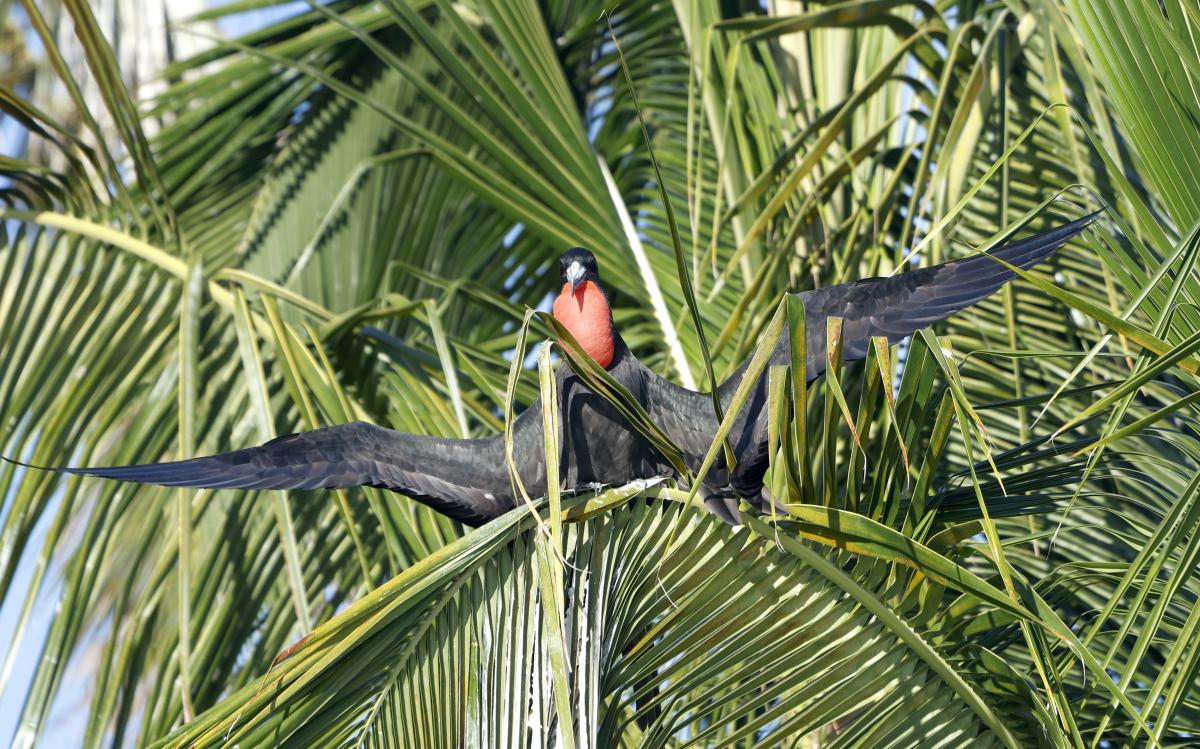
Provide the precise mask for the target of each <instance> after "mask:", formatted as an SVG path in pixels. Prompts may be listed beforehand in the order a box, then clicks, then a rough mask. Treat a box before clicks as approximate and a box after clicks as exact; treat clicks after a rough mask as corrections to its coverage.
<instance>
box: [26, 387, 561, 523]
mask: <svg viewBox="0 0 1200 749" xmlns="http://www.w3.org/2000/svg"><path fill="white" fill-rule="evenodd" d="M539 408H540V406H539V405H538V404H535V406H534V407H531V408H529V409H528V410H526V411H525V413H523V414H522V415H521V418H519V419H518V420H517V423H516V424H515V425H514V430H515V434H514V443H515V444H514V451H515V454H516V455H517V456H518V463H521V462H522V461H524V462H529V463H531V465H528V466H521V471H520V473H521V474H522V478H523V479H525V480H526V482H527V486H528V484H529V483H530V480H531V479H532V480H533V481H534V483H535V485H533V486H529V487H528V488H529V491H530V492H540V493H544V484H545V468H544V463H545V460H544V457H543V455H542V437H541V416H540V411H539V410H538V409H539ZM539 466H541V470H540V475H541V476H542V479H541V485H540V486H538V485H536V477H537V476H538V475H539V470H538V468H539ZM49 470H55V471H59V472H62V473H72V474H76V475H80V476H99V477H102V478H109V479H117V480H120V481H133V482H137V483H142V484H157V485H159V486H181V487H190V488H198V489H199V488H204V489H339V488H346V487H352V486H372V487H377V488H383V489H390V490H392V491H395V492H399V493H401V494H405V495H407V496H409V497H411V498H413V499H415V500H417V501H419V502H422V503H424V504H427V505H429V506H431V507H433V508H434V509H435V510H437V511H438V512H441V513H443V514H445V515H448V516H449V517H452V518H454V519H456V520H460V521H462V522H464V523H466V524H468V525H481V524H483V523H485V522H487V521H489V520H491V519H493V518H496V517H498V516H499V515H501V514H503V513H504V512H505V511H507V510H509V509H512V507H514V506H515V502H514V501H513V494H512V490H511V483H510V480H509V475H508V471H507V468H506V466H505V461H504V444H503V438H502V437H499V436H497V437H491V438H488V439H440V438H435V437H424V436H421V435H415V434H406V433H403V432H396V431H393V430H391V429H385V428H383V427H378V426H375V425H374V424H368V423H365V422H354V423H350V424H341V425H338V426H332V427H326V428H323V429H315V430H313V431H309V432H301V433H299V434H289V435H287V436H286V437H279V438H278V439H273V440H271V441H270V442H266V443H264V444H262V445H259V446H257V447H250V448H246V449H243V450H234V451H233V452H227V453H220V454H218V455H211V456H208V457H204V458H192V459H190V460H180V461H174V462H170V463H150V464H145V465H133V466H113V467H91V468H52V469H49ZM533 496H539V494H533Z"/></svg>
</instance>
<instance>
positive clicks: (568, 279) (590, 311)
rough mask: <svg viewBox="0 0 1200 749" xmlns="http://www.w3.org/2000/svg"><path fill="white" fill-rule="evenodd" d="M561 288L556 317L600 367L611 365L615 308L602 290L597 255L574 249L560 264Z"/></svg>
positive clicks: (613, 345)
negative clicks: (613, 311) (613, 312)
mask: <svg viewBox="0 0 1200 749" xmlns="http://www.w3.org/2000/svg"><path fill="white" fill-rule="evenodd" d="M558 272H559V277H560V280H561V281H562V287H561V288H560V289H559V292H558V298H557V299H555V300H554V317H555V318H556V319H557V320H558V321H559V322H560V323H562V324H563V326H564V327H565V328H566V329H567V330H569V331H571V335H573V336H575V340H577V341H579V345H581V346H582V347H583V350H584V351H586V352H587V353H588V355H589V356H591V357H592V359H594V360H595V361H596V363H597V364H599V365H600V366H601V367H608V366H609V365H610V364H612V361H613V355H614V353H615V351H616V334H615V332H614V330H613V321H612V307H610V306H609V303H608V296H607V295H606V294H605V293H604V289H602V288H600V269H599V268H598V267H597V265H596V256H595V255H593V254H592V253H591V252H589V251H587V250H585V249H583V248H582V247H573V248H571V249H569V250H567V251H566V252H564V253H563V256H562V258H561V259H560V260H559V261H558Z"/></svg>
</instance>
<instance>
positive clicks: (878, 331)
mask: <svg viewBox="0 0 1200 749" xmlns="http://www.w3.org/2000/svg"><path fill="white" fill-rule="evenodd" d="M1097 215H1099V214H1098V212H1097V213H1091V214H1089V215H1087V216H1084V217H1083V218H1079V219H1076V220H1074V221H1072V222H1070V223H1067V224H1063V225H1062V226H1059V227H1057V228H1054V229H1051V230H1049V231H1045V232H1042V233H1041V234H1035V235H1033V236H1031V237H1028V238H1026V239H1022V240H1021V241H1019V242H1013V243H1011V244H1006V245H1004V246H1002V247H999V248H997V249H996V250H994V251H993V252H991V253H990V254H991V256H992V257H988V256H987V255H984V254H982V253H981V254H978V255H974V256H972V257H968V258H964V259H962V260H953V261H950V262H948V263H942V264H941V265H934V266H930V267H928V268H918V269H917V270H911V271H908V272H907V273H900V274H898V275H895V276H891V277H887V278H867V279H863V280H861V281H854V282H852V283H845V284H839V285H837V286H829V287H827V288H824V289H813V290H812V291H806V292H804V293H802V294H801V295H800V298H801V299H803V300H804V309H805V315H804V318H805V320H804V322H805V326H806V328H807V331H806V335H805V340H806V341H807V345H808V351H807V354H808V357H807V362H806V364H807V367H808V377H809V379H814V378H816V377H817V376H818V375H819V374H821V373H822V372H824V371H825V366H826V362H827V353H826V352H827V347H826V346H827V341H826V340H825V335H826V321H827V320H828V318H830V317H841V318H842V319H843V320H844V321H845V322H844V323H843V326H842V360H843V361H855V360H858V359H864V358H866V356H867V350H868V348H870V345H871V338H872V337H875V336H887V338H888V341H889V342H891V343H896V342H897V341H899V340H901V339H903V338H907V337H908V336H910V335H912V334H913V333H916V332H917V331H918V330H921V329H922V328H927V327H929V326H930V325H932V324H933V323H935V322H937V321H939V320H943V319H945V318H947V317H949V316H950V315H952V314H954V313H955V312H958V311H960V310H963V309H966V308H967V307H970V306H971V305H973V304H975V303H977V302H979V301H982V300H983V299H986V298H987V297H989V296H991V295H992V294H994V293H995V292H996V290H998V289H999V288H1000V287H1001V286H1003V285H1004V284H1006V283H1008V282H1009V281H1011V280H1012V279H1013V278H1015V277H1016V273H1014V272H1013V271H1011V270H1009V268H1008V267H1007V266H1005V265H1004V264H1003V263H998V262H996V260H994V259H993V258H1000V259H1001V260H1004V261H1005V262H1007V263H1009V264H1011V265H1015V266H1016V267H1018V268H1020V269H1022V270H1028V269H1029V268H1032V267H1034V266H1035V265H1037V264H1038V263H1040V262H1042V261H1043V260H1045V259H1046V258H1048V257H1049V256H1050V255H1051V254H1053V253H1054V251H1055V250H1057V249H1058V248H1059V247H1061V246H1062V245H1063V244H1064V243H1065V242H1067V241H1068V240H1070V239H1072V238H1073V237H1075V236H1076V235H1077V234H1079V233H1080V232H1081V231H1083V230H1084V228H1086V227H1087V226H1088V224H1090V223H1092V222H1093V221H1095V220H1096V216H1097ZM786 345H787V343H786V340H784V341H781V342H780V347H783V349H784V351H783V353H786V351H787V349H786ZM781 358H786V357H781Z"/></svg>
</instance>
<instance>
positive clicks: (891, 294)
mask: <svg viewBox="0 0 1200 749" xmlns="http://www.w3.org/2000/svg"><path fill="white" fill-rule="evenodd" d="M1095 218H1096V214H1091V215H1088V216H1085V217H1083V218H1080V219H1077V220H1075V221H1072V222H1070V223H1068V224H1064V225H1063V226H1060V227H1058V228H1056V229H1053V230H1050V231H1048V232H1044V233H1042V234H1037V235H1035V236H1032V237H1029V238H1027V239H1024V240H1022V241H1019V242H1014V243H1011V244H1008V245H1006V246H1004V247H1001V248H999V249H998V250H996V251H995V252H994V253H992V254H993V255H994V256H995V257H998V258H1001V259H1003V260H1005V261H1006V262H1008V263H1011V264H1012V265H1015V266H1017V267H1020V268H1022V269H1028V268H1031V267H1033V266H1035V265H1037V264H1038V263H1040V262H1041V261H1043V260H1044V259H1046V258H1047V257H1049V256H1050V254H1052V253H1053V252H1054V251H1055V250H1057V249H1058V248H1059V247H1060V246H1061V245H1062V244H1063V243H1064V242H1066V241H1067V240H1069V239H1071V238H1072V237H1074V236H1076V235H1077V234H1078V233H1079V232H1081V231H1082V230H1083V229H1084V228H1085V227H1086V226H1087V225H1088V224H1090V223H1091V222H1092V221H1093V220H1095ZM572 253H574V254H572ZM570 262H575V263H583V264H585V265H586V268H585V270H586V272H587V277H588V278H590V279H594V280H596V281H599V275H598V270H597V269H596V266H595V260H594V258H592V257H591V254H590V253H587V252H586V251H582V250H579V249H573V250H571V251H569V252H568V253H567V255H564V257H563V267H562V272H563V279H564V283H566V282H567V279H568V275H567V267H568V263H570ZM1014 275H1015V274H1014V273H1013V272H1012V271H1011V270H1009V269H1008V268H1007V267H1005V266H1004V265H1002V264H1001V263H998V262H996V261H995V260H993V259H991V258H988V257H985V256H983V255H976V256H973V257H970V258H966V259H963V260H957V261H953V262H949V263H943V264H941V265H936V266H933V267H929V268H921V269H918V270H913V271H909V272H907V273H901V274H898V275H896V276H892V277H889V278H870V279H865V280H861V281H855V282H853V283H848V284H841V285H838V286H831V287H828V288H824V289H815V290H813V291H806V292H804V293H802V294H801V295H800V297H801V298H802V299H803V301H804V305H805V310H806V327H807V337H806V340H807V347H808V351H807V354H808V357H807V369H808V377H809V379H810V380H811V379H814V378H816V377H817V376H819V375H820V374H821V373H822V372H823V371H824V369H825V362H826V341H825V333H826V320H827V318H829V317H832V316H840V317H842V318H843V319H844V320H845V322H844V326H843V329H842V330H843V360H845V361H854V360H857V359H862V358H865V357H866V354H867V350H868V348H869V346H870V342H871V338H872V337H873V336H887V338H888V340H889V341H891V342H893V343H895V342H897V341H899V340H901V339H902V338H905V337H907V336H909V335H912V334H913V333H915V332H916V331H918V330H920V329H922V328H925V327H928V326H929V325H931V324H933V323H934V322H937V321H938V320H941V319H944V318H945V317H947V316H949V315H951V314H953V313H954V312H957V311H959V310H961V309H964V308H966V307H969V306H970V305H972V304H975V303H976V302H978V301H980V300H982V299H984V298H985V297H987V296H989V295H990V294H992V293H994V292H995V291H996V290H997V289H999V288H1000V287H1001V286H1002V285H1004V284H1005V283H1006V282H1008V281H1009V280H1011V279H1012V278H1013V277H1014ZM577 280H578V279H575V278H574V277H572V278H571V281H570V283H571V285H572V288H574V285H575V283H576V282H577ZM613 334H614V336H615V344H616V345H615V351H616V353H615V356H614V358H613V361H612V363H611V364H610V365H609V367H608V370H609V373H610V374H611V375H612V376H613V377H614V378H615V379H616V380H618V381H619V382H621V383H622V384H623V385H624V386H625V387H626V388H628V389H629V390H630V392H631V393H632V394H633V395H634V397H635V398H637V399H638V401H639V402H640V403H641V404H642V405H643V407H644V408H645V409H646V411H647V412H648V413H649V415H650V416H651V417H652V418H653V419H654V420H655V422H656V423H657V424H658V425H659V426H660V427H661V428H662V429H663V431H664V432H666V433H667V435H668V436H670V437H671V438H672V440H673V441H674V442H675V444H676V445H678V446H679V447H680V448H681V449H682V450H683V453H684V456H685V460H686V462H687V463H688V465H689V468H691V469H692V470H696V469H698V468H699V466H700V463H701V461H702V459H703V457H704V455H705V453H706V452H707V451H708V448H709V446H710V445H711V443H712V440H713V436H714V434H715V432H716V429H717V421H716V417H715V415H714V413H713V407H712V401H711V398H710V396H709V395H708V394H706V393H698V392H694V391H691V390H687V389H686V388H682V387H679V386H677V385H674V384H673V383H670V382H668V381H667V380H665V379H663V378H661V377H659V376H658V375H656V374H655V373H654V372H652V371H650V370H649V369H647V368H646V367H645V366H643V365H642V363H641V362H639V361H638V360H637V358H636V357H635V356H634V355H633V354H632V352H630V351H629V349H628V348H627V347H626V346H625V344H624V342H623V341H621V339H620V336H619V334H618V333H616V331H615V329H614V331H613ZM789 361H790V350H789V346H788V337H787V336H786V335H784V336H781V337H780V342H779V344H778V345H777V347H776V349H775V351H774V352H773V353H772V356H771V363H772V364H784V363H787V362H789ZM747 365H748V362H747V363H744V364H743V365H742V366H741V367H739V368H738V370H737V371H736V372H734V374H733V375H732V376H731V377H730V378H729V379H728V380H727V381H726V382H724V383H723V384H722V385H721V386H720V387H719V388H718V395H719V397H720V400H721V401H722V403H723V405H724V406H725V408H726V409H728V407H729V405H730V403H731V401H732V398H733V394H734V392H735V391H736V389H737V387H738V384H739V383H740V382H741V379H742V377H743V376H744V374H745V372H746V367H747ZM556 377H557V384H558V391H559V393H560V397H561V399H562V403H561V408H560V414H561V418H562V425H563V430H564V431H563V439H562V440H561V445H562V455H561V456H560V466H561V471H562V474H563V475H562V477H561V479H562V484H563V487H564V488H568V489H569V488H574V487H579V486H583V485H586V484H589V483H608V484H615V483H624V482H627V481H631V480H634V479H639V478H651V477H657V476H672V475H673V474H674V471H673V469H672V468H671V466H670V465H669V464H668V463H667V462H666V461H665V460H664V459H662V457H661V456H660V455H659V454H658V453H657V451H656V450H655V449H654V448H653V447H652V446H651V445H650V444H649V443H648V442H647V441H646V440H645V439H644V438H643V437H642V436H641V435H640V434H639V433H638V432H637V431H635V430H634V429H633V427H632V426H630V425H629V424H628V422H626V421H625V419H624V418H623V417H622V416H621V415H620V414H619V413H617V411H616V410H615V409H614V408H613V407H612V406H610V405H609V404H608V403H607V402H606V401H604V400H603V399H602V398H600V397H599V396H597V395H596V394H594V393H592V392H591V391H590V390H588V389H587V387H586V386H585V385H584V384H583V382H582V381H581V380H580V379H579V378H578V377H577V376H576V375H575V374H574V372H573V371H572V370H571V368H570V366H569V365H568V364H565V363H564V364H563V365H562V366H560V367H559V370H558V372H557V375H556ZM766 387H767V383H766V377H765V375H764V376H763V377H760V379H759V381H758V382H757V383H755V386H754V390H753V391H752V394H751V397H750V399H749V400H748V401H747V403H746V406H745V407H744V408H743V409H742V411H741V412H740V413H739V414H737V416H736V420H735V422H734V426H733V430H732V431H731V433H730V440H731V444H732V445H733V448H734V451H735V456H736V458H737V466H736V469H735V470H734V471H733V472H732V473H731V472H730V471H728V469H727V467H726V466H725V464H724V462H723V461H722V460H718V462H717V463H716V464H715V465H714V466H712V468H711V469H710V471H709V473H708V475H707V476H706V477H705V480H704V486H703V490H702V496H704V497H705V499H706V503H707V505H708V506H709V508H710V509H711V510H712V511H713V512H715V513H716V514H718V515H720V516H722V517H724V518H726V519H727V520H729V521H731V522H737V520H738V516H737V502H738V500H739V499H747V500H749V501H751V503H753V504H758V505H760V506H761V503H762V501H763V500H762V493H763V476H764V474H765V472H766V469H767V463H768V458H769V456H768V455H767V450H766V441H767V423H766V422H767V413H766V412H767V409H766ZM513 434H514V455H515V459H516V464H517V473H518V475H519V476H520V478H521V481H522V482H523V483H524V485H525V487H526V489H527V491H528V492H529V493H530V495H531V496H540V495H543V494H545V491H546V476H545V456H544V454H543V441H542V417H541V404H540V403H539V402H535V403H534V404H533V405H532V406H530V407H529V408H528V409H527V410H526V411H525V412H524V413H522V414H521V415H520V416H519V417H518V418H517V420H516V422H515V424H514V425H513ZM52 470H58V471H62V472H66V473H73V474H78V475H85V476H99V477H103V478H111V479H119V480H123V481H134V482H140V483H148V484H158V485H162V486H181V487H193V488H212V489H332V488H341V487H351V486H374V487H379V488H384V489H390V490H392V491H395V492H399V493H401V494H404V495H407V496H409V497H411V498H413V499H415V500H417V501H419V502H423V503H425V504H427V505H429V506H430V507H432V508H434V509H435V510H437V511H438V512H441V513H443V514H445V515H448V516H449V517H452V518H455V519H457V520H460V521H462V522H464V523H466V524H468V525H479V524H482V523H484V522H487V521H488V520H491V519H493V518H495V517H498V516H499V515H501V514H502V513H504V512H506V511H507V510H509V509H511V508H513V507H515V506H516V498H515V496H514V491H513V488H512V484H511V481H510V477H509V473H508V469H507V467H506V465H505V459H504V441H503V437H502V436H500V435H497V436H494V437H489V438H484V439H440V438H433V437H425V436H421V435H413V434H405V433H402V432H396V431H393V430H391V429H385V428H383V427H378V426H375V425H372V424H367V423H361V422H356V423H352V424H343V425H340V426H333V427H327V428H324V429H316V430H313V431H309V432H303V433H300V434H293V435H288V436H286V437H280V438H278V439H274V440H271V441H270V442H267V443H265V444H263V445H259V446H257V447H251V448H247V449H243V450H235V451H233V452H228V453H221V454H219V455H213V456H210V457H204V458H194V459H191V460H182V461H176V462H170V463H155V464H148V465H137V466H118V467H93V468H56V469H52Z"/></svg>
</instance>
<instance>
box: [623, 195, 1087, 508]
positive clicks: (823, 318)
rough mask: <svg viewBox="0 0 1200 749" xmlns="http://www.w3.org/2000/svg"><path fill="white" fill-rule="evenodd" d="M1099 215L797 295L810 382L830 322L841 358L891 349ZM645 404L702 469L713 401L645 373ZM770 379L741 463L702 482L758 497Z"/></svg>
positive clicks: (721, 391) (749, 418) (780, 347)
mask: <svg viewBox="0 0 1200 749" xmlns="http://www.w3.org/2000/svg"><path fill="white" fill-rule="evenodd" d="M1097 215H1098V213H1092V214H1089V215H1087V216H1084V217H1083V218H1080V219H1076V220H1075V221H1072V222H1070V223H1067V224H1063V225H1062V226H1059V227H1057V228H1055V229H1051V230H1049V231H1046V232H1043V233H1041V234H1035V235H1033V236H1031V237H1028V238H1026V239H1022V240H1020V241H1018V242H1013V243H1010V244H1007V245H1004V246H1002V247H1000V248H998V249H996V250H994V251H993V252H991V253H990V254H991V255H992V257H987V256H985V255H983V254H979V255H975V256H973V257H969V258H965V259H962V260H955V261H951V262H947V263H942V264H941V265H935V266H931V267H928V268H920V269H917V270H912V271H908V272H906V273H900V274H898V275H895V276H891V277H888V278H868V279H864V280H861V281H855V282H853V283H847V284H839V285H837V286H830V287H827V288H823V289H815V290H813V291H806V292H803V293H802V294H800V297H801V299H802V300H803V301H804V306H805V327H806V331H805V340H806V345H807V361H806V365H807V376H808V379H809V380H810V381H811V380H813V379H815V378H817V377H818V376H820V374H821V373H822V372H824V371H825V366H826V364H827V347H826V344H827V342H826V340H825V337H826V324H827V320H828V318H830V317H835V316H836V317H841V318H842V319H843V321H844V323H843V327H842V339H843V343H842V360H843V361H855V360H858V359H864V358H866V355H867V351H868V349H869V347H870V345H871V339H872V338H873V337H875V336H886V337H887V338H888V340H889V341H890V342H892V343H896V342H897V341H899V340H901V339H903V338H906V337H907V336H910V335H912V334H913V333H915V332H917V331H918V330H921V329H922V328H926V327H929V326H930V325H932V324H933V323H935V322H937V321H939V320H942V319H944V318H946V317H949V316H950V315H952V314H954V313H955V312H958V311H960V310H963V309H965V308H967V307H970V306H971V305H973V304H975V303H977V302H979V301H981V300H983V299H985V298H986V297H988V296H990V295H991V294H993V293H994V292H995V291H996V290H997V289H999V288H1000V287H1001V286H1003V285H1004V284H1005V283H1007V282H1008V281H1011V280H1012V279H1013V278H1014V277H1015V276H1016V274H1015V273H1014V272H1013V271H1012V270H1010V269H1009V268H1007V267H1006V266H1005V265H1003V264H1002V263H998V262H996V260H994V259H993V257H994V258H1000V259H1003V260H1004V261H1005V262H1007V263H1010V264H1012V265H1014V266H1016V267H1018V268H1021V269H1023V270H1025V269H1029V268H1032V267H1033V266H1035V265H1037V264H1038V263H1040V262H1042V261H1043V260H1045V259H1046V258H1048V257H1049V256H1050V255H1051V254H1053V253H1054V251H1055V250H1057V249H1058V248H1059V247H1061V246H1062V245H1063V244H1064V243H1065V242H1067V241H1068V240H1070V239H1072V238H1073V237H1075V236H1076V235H1078V234H1079V233H1080V232H1081V231H1083V229H1084V228H1086V227H1087V226H1088V225H1089V224H1090V223H1092V222H1093V221H1094V220H1095V219H1096V217H1097ZM790 361H791V347H790V345H789V343H788V336H786V335H783V336H780V340H779V342H778V344H776V347H775V350H774V351H773V352H772V354H771V359H770V364H772V365H777V364H787V363H789V362H790ZM749 363H750V360H749V358H747V360H746V361H745V362H743V363H742V365H741V366H739V367H738V368H737V370H735V371H734V373H733V374H732V375H730V377H729V378H728V379H727V380H726V381H725V382H724V383H722V384H721V386H720V388H718V391H717V392H718V396H719V397H720V400H721V402H722V403H723V404H724V405H725V407H726V408H728V407H729V405H730V403H731V401H732V399H733V395H734V392H735V391H736V390H737V387H738V385H739V384H740V383H741V381H742V377H743V376H744V375H745V373H746V369H747V368H748V366H749ZM645 376H646V378H647V380H648V383H649V385H648V387H647V392H648V394H649V401H650V402H649V403H647V404H646V405H647V411H648V413H649V414H650V416H651V417H653V418H654V419H655V421H656V422H657V423H658V424H659V426H660V427H662V429H663V430H664V431H665V432H666V433H667V434H668V436H670V437H671V439H672V440H674V441H675V444H676V445H678V446H679V447H680V448H681V449H682V450H683V451H684V454H685V456H687V458H688V459H689V464H690V467H691V468H692V469H693V470H695V469H697V468H699V465H700V461H701V460H702V459H703V457H704V455H705V453H706V452H707V451H708V448H709V446H710V445H711V444H712V441H713V437H714V436H715V434H716V430H717V421H716V418H715V416H714V414H713V408H712V400H711V398H710V397H709V396H708V395H707V394H705V393H697V392H693V391H691V390H687V389H686V388H682V387H679V386H678V385H675V384H673V383H671V382H669V381H667V380H665V379H663V378H661V377H659V376H658V375H656V374H655V373H653V372H651V371H649V370H646V375H645ZM766 396H767V377H766V373H765V371H764V374H763V375H762V376H761V377H760V378H759V380H758V381H757V382H756V383H755V385H754V390H752V391H751V394H750V398H749V400H748V401H747V402H746V405H745V407H743V409H742V411H741V413H739V414H738V415H737V418H736V420H735V422H734V426H733V429H732V430H731V432H730V439H731V441H732V444H733V448H734V452H735V455H736V456H737V459H738V465H737V467H736V469H735V470H734V472H733V473H732V475H730V474H728V473H727V472H726V471H725V469H724V466H723V461H722V460H720V459H718V461H717V464H715V465H714V466H713V468H712V469H711V473H710V477H709V478H706V480H705V483H706V484H709V483H712V484H713V485H714V486H715V485H719V484H721V483H722V482H725V481H728V483H729V486H730V487H731V488H732V489H733V491H734V492H735V493H736V494H739V495H741V496H743V497H752V498H753V497H757V496H758V495H759V493H760V492H761V490H762V478H763V475H764V474H765V472H766V469H767V464H768V462H769V456H768V455H767V450H766V441H767V413H766Z"/></svg>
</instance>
